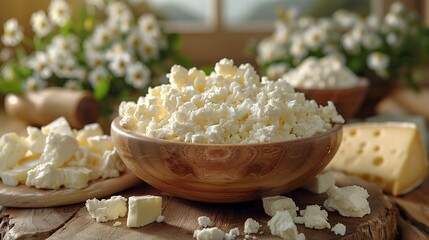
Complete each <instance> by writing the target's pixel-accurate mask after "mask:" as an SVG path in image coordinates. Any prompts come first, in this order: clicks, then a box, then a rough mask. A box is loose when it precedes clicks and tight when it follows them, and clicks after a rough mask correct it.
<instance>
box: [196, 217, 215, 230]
mask: <svg viewBox="0 0 429 240" xmlns="http://www.w3.org/2000/svg"><path fill="white" fill-rule="evenodd" d="M198 225H200V226H201V227H203V228H206V227H212V226H213V222H212V220H211V219H210V218H209V217H206V216H200V217H198Z"/></svg>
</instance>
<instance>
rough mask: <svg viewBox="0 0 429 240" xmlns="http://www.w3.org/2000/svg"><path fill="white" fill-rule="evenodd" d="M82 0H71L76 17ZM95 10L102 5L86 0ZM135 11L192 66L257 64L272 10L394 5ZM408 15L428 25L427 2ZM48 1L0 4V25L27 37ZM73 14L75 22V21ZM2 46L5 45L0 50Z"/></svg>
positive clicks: (180, 6)
mask: <svg viewBox="0 0 429 240" xmlns="http://www.w3.org/2000/svg"><path fill="white" fill-rule="evenodd" d="M83 2H85V0H73V1H69V4H70V5H71V7H72V11H73V12H74V13H76V12H78V11H79V8H80V6H82V3H83ZM86 2H87V3H91V4H93V5H94V9H97V4H101V2H103V1H100V0H86ZM131 2H133V3H134V4H135V6H133V8H132V9H133V11H134V13H135V14H136V15H139V13H146V12H153V13H154V14H155V15H157V17H159V18H160V19H162V21H163V23H164V26H165V27H166V28H167V30H169V31H172V32H177V33H180V35H181V39H182V41H181V43H182V45H181V51H182V52H183V54H185V55H186V56H188V57H189V58H190V59H191V60H192V62H193V64H195V65H196V66H204V65H213V64H214V63H216V62H217V61H218V60H219V59H220V58H224V57H227V58H232V59H234V60H235V61H236V63H245V62H250V63H252V64H254V65H255V64H256V63H255V58H254V56H249V55H246V54H244V49H245V46H246V45H247V44H248V42H249V41H251V40H252V39H255V40H257V39H261V38H262V37H264V36H267V35H268V34H270V33H271V32H272V31H273V27H274V24H273V23H274V20H275V19H276V8H278V7H279V6H283V7H285V8H296V9H297V10H298V11H299V12H300V13H302V14H303V15H306V14H308V15H311V16H314V17H323V16H329V15H332V13H333V12H335V11H336V10H338V9H341V8H342V9H348V10H352V11H354V12H356V13H358V14H360V15H363V16H365V15H368V14H370V13H372V14H376V15H378V16H380V17H381V16H383V15H384V14H385V13H386V12H387V11H388V9H389V6H390V5H391V3H392V2H394V1H393V0H180V1H178V0H134V1H131ZM401 2H402V3H403V4H404V5H405V6H406V7H407V8H409V9H410V10H415V11H417V12H418V13H419V14H420V16H422V18H423V19H424V21H425V23H426V24H427V23H429V1H428V0H402V1H401ZM49 3H50V0H37V1H28V0H14V1H6V0H1V1H0V23H1V24H2V25H3V23H4V22H5V21H6V20H7V19H9V18H12V17H16V18H17V19H18V21H19V22H20V23H21V24H22V25H23V27H24V32H25V35H27V36H31V35H32V34H33V32H32V31H31V26H30V17H31V14H32V13H33V12H35V11H37V10H41V9H47V7H48V5H49ZM76 16H77V15H76V14H73V17H76ZM1 47H3V46H1Z"/></svg>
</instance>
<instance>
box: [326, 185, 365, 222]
mask: <svg viewBox="0 0 429 240" xmlns="http://www.w3.org/2000/svg"><path fill="white" fill-rule="evenodd" d="M326 193H327V194H328V199H326V200H325V202H324V203H323V206H324V207H325V208H326V209H328V210H329V211H334V210H337V211H338V212H339V213H340V214H341V215H342V216H345V217H363V216H365V215H367V214H370V213H371V209H370V208H369V202H368V200H367V198H368V197H369V195H368V191H367V190H366V189H364V188H363V187H360V186H356V185H353V186H345V187H341V188H339V187H337V186H332V187H330V188H329V189H328V191H327V192H326Z"/></svg>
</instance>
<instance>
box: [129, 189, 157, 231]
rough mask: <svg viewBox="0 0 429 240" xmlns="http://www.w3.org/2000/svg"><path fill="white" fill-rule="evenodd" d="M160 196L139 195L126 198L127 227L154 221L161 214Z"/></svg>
mask: <svg viewBox="0 0 429 240" xmlns="http://www.w3.org/2000/svg"><path fill="white" fill-rule="evenodd" d="M161 206H162V198H161V197H159V196H139V197H130V198H129V199H128V217H127V227H142V226H145V225H147V224H149V223H153V222H155V221H156V219H157V218H158V216H160V215H161Z"/></svg>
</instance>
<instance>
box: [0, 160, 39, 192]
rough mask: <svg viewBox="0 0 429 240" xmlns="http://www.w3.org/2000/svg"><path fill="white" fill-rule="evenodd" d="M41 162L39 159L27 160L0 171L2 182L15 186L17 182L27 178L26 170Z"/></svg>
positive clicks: (19, 182)
mask: <svg viewBox="0 0 429 240" xmlns="http://www.w3.org/2000/svg"><path fill="white" fill-rule="evenodd" d="M40 163H42V161H41V160H40V159H36V160H33V161H28V162H26V163H24V164H22V165H20V166H18V167H14V168H13V169H11V170H7V171H4V172H1V173H0V177H1V180H2V182H3V184H5V185H9V186H17V185H18V184H21V183H24V184H25V181H26V179H27V172H28V171H29V170H31V169H33V168H34V167H36V166H37V165H39V164H40Z"/></svg>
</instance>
